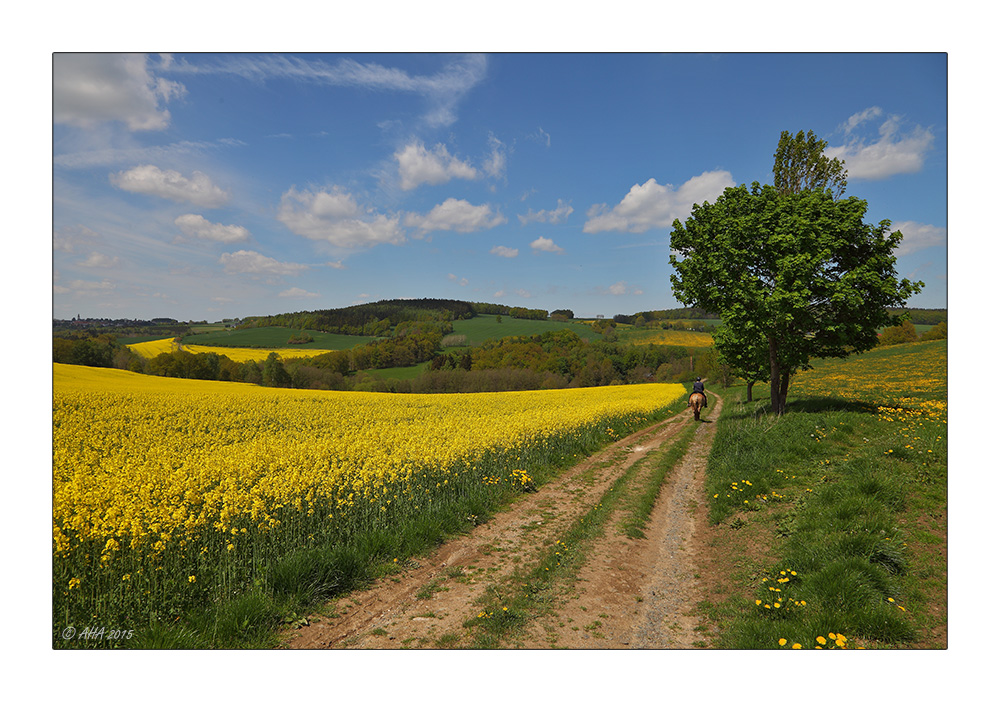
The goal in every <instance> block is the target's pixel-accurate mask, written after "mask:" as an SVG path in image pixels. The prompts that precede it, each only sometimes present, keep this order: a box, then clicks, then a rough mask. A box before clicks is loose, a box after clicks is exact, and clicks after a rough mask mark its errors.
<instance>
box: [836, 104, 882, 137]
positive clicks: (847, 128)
mask: <svg viewBox="0 0 1000 702" xmlns="http://www.w3.org/2000/svg"><path fill="white" fill-rule="evenodd" d="M881 116H882V108H881V107H877V106H875V107H868V108H866V109H864V110H862V111H861V112H855V113H854V114H853V115H851V116H850V117H848V118H847V121H846V122H844V123H843V124H842V125H840V127H839V128H840V129H841V130H843V132H844V133H845V134H850V133H851V132H852V131H853V130H854V128H855V127H857V126H858V125H859V124H862V123H864V122H867V121H868V120H870V119H874V118H875V117H881Z"/></svg>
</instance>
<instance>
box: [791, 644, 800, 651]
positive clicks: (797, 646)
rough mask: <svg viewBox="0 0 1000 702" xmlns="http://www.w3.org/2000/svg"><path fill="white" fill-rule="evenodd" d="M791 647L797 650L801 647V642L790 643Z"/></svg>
mask: <svg viewBox="0 0 1000 702" xmlns="http://www.w3.org/2000/svg"><path fill="white" fill-rule="evenodd" d="M792 648H794V649H795V650H799V649H800V648H802V644H800V643H796V644H792Z"/></svg>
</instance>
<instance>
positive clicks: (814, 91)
mask: <svg viewBox="0 0 1000 702" xmlns="http://www.w3.org/2000/svg"><path fill="white" fill-rule="evenodd" d="M52 81H53V90H52V105H53V110H52V116H53V126H52V157H53V168H52V185H53V206H52V217H53V253H52V255H53V295H52V299H53V316H54V317H57V318H69V317H72V316H75V315H77V314H80V315H82V316H84V317H130V318H131V317H137V318H151V317H174V318H177V319H181V320H189V319H191V320H200V319H207V320H209V321H213V320H218V319H222V318H224V317H242V316H248V315H254V314H271V313H278V312H286V311H297V310H306V309H323V308H331V307H343V306H348V305H353V304H358V303H361V302H365V301H374V300H379V299H387V298H400V297H442V298H452V299H464V300H473V301H482V302H499V303H502V304H507V305H512V306H525V307H530V308H542V309H546V310H549V311H551V310H554V309H558V308H569V309H572V310H573V311H574V312H575V313H576V315H577V316H581V317H584V316H594V315H599V314H602V315H606V316H611V315H614V314H618V313H632V312H637V311H641V310H650V309H667V308H672V307H678V306H680V305H679V304H678V303H677V302H676V300H675V299H674V298H673V296H672V294H671V289H670V282H669V275H670V273H671V269H670V266H669V262H668V257H669V245H668V242H669V233H670V229H671V223H672V221H673V220H674V219H675V218H681V219H684V218H685V217H686V216H687V215H688V214H689V213H690V208H691V204H692V203H693V202H703V201H705V200H709V201H712V200H714V199H715V198H716V197H718V196H719V195H720V194H721V192H722V190H723V189H724V188H725V187H727V186H731V185H739V184H741V183H750V182H752V181H755V180H756V181H760V182H770V180H771V167H772V164H773V154H774V149H775V146H776V144H777V141H778V137H779V135H780V133H781V131H782V130H790V131H798V130H810V129H811V130H813V131H814V132H816V133H817V135H819V136H820V137H821V138H823V139H825V140H826V141H827V142H828V143H829V146H828V151H829V153H831V154H832V155H835V156H838V157H840V158H843V159H844V160H845V161H846V163H847V169H848V173H849V182H848V189H847V193H848V194H849V195H856V196H858V197H861V198H864V199H866V200H867V201H868V204H869V210H868V218H867V219H868V221H869V222H870V223H877V222H879V221H880V220H883V219H889V220H891V221H892V222H893V227H894V228H897V229H900V230H901V231H902V232H903V235H904V238H903V243H902V245H901V247H900V249H899V250H898V251H897V255H898V261H897V272H898V273H899V274H900V276H903V277H907V278H910V279H919V280H922V281H924V282H925V283H926V288H925V289H924V291H923V292H922V293H920V294H919V295H918V296H916V297H914V298H913V299H912V300H911V306H915V307H944V306H946V305H947V297H946V292H947V280H946V275H947V227H948V220H947V214H948V212H947V160H948V158H947V157H948V122H947V120H948V112H947V58H946V55H945V54H943V53H923V54H900V53H880V54H865V53H839V54H838V53H826V54H793V53H775V54H769V53H752V54H740V53H722V54H688V53H676V54H672V53H666V54H655V53H636V54H608V53H600V54H588V53H565V54H559V53H557V54H530V53H500V54H472V55H468V54H457V53H447V54H409V53H391V54H249V53H238V54H208V53H199V54H172V55H160V54H150V55H127V54H84V55H74V54H59V53H57V54H55V55H54V57H53V71H52Z"/></svg>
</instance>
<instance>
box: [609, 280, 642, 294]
mask: <svg viewBox="0 0 1000 702" xmlns="http://www.w3.org/2000/svg"><path fill="white" fill-rule="evenodd" d="M602 292H603V293H604V294H606V295H642V290H640V289H639V288H635V287H631V286H629V285H628V284H627V283H626V282H625V281H624V280H619V281H618V282H617V283H614V284H613V285H610V286H609V287H607V288H605V289H603V290H602Z"/></svg>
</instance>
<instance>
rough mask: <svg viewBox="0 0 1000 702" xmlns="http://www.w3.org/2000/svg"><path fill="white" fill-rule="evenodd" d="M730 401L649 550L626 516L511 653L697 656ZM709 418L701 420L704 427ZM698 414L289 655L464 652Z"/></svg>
mask: <svg viewBox="0 0 1000 702" xmlns="http://www.w3.org/2000/svg"><path fill="white" fill-rule="evenodd" d="M721 408H722V401H721V399H720V398H719V397H718V396H714V395H713V403H712V407H711V408H710V410H709V415H708V418H707V419H703V421H702V422H700V423H699V424H698V427H697V430H696V434H695V438H694V440H693V441H692V443H691V444H690V446H689V448H688V451H687V453H686V455H685V456H684V458H683V459H682V460H681V461H680V462H679V463H678V464H677V465H676V466H675V467H674V469H673V470H672V471H671V473H670V474H669V475H668V476H667V479H666V481H665V482H664V483H663V487H662V488H661V491H660V494H659V498H658V500H657V502H656V505H655V507H654V509H653V512H652V515H651V518H650V521H649V523H648V524H647V526H646V527H645V534H646V538H645V539H632V538H628V537H626V536H624V534H622V533H621V530H620V529H618V528H616V525H617V523H618V516H617V515H615V516H613V517H612V518H611V520H610V521H609V522H608V526H607V528H606V529H605V532H604V535H603V536H602V537H601V538H598V539H597V540H596V542H595V543H593V548H592V550H591V551H590V552H589V557H588V559H587V562H586V563H585V564H584V565H583V567H582V568H581V569H580V571H579V573H578V576H577V578H576V580H575V581H574V582H572V583H568V584H565V585H563V586H562V587H561V588H560V589H559V591H558V592H556V593H555V598H554V604H553V605H552V606H551V607H550V608H548V609H547V610H546V611H545V612H544V614H542V615H541V616H538V617H536V618H534V619H533V620H531V623H530V624H529V626H528V627H526V629H525V630H524V631H522V632H520V635H519V636H517V637H516V639H515V640H512V641H510V642H509V643H510V645H511V646H517V647H521V648H553V647H554V648H572V649H577V648H601V649H608V648H644V649H649V648H656V649H661V648H694V647H697V646H698V645H699V643H700V641H699V635H698V632H697V631H696V627H697V625H698V619H697V617H696V616H695V615H694V607H695V604H696V603H697V602H698V601H699V600H700V599H702V596H701V592H700V590H699V589H698V584H697V583H698V581H697V580H696V579H695V577H694V576H695V566H694V564H695V562H696V559H697V557H698V552H699V551H700V550H701V549H702V548H703V546H702V543H703V541H704V536H703V535H700V534H699V531H700V530H699V525H704V524H706V519H705V514H706V512H707V506H706V505H705V495H704V490H703V489H702V485H703V480H704V471H705V464H706V460H707V457H708V453H709V450H710V448H711V443H712V439H713V437H714V436H715V424H714V423H713V422H712V419H713V418H715V417H717V416H719V414H720V410H721ZM704 416H705V415H703V417H704ZM693 421H694V419H693V418H692V417H691V415H690V412H686V413H684V414H682V415H679V416H676V417H673V418H671V419H668V420H666V421H664V422H661V423H659V424H657V425H654V426H652V427H649V428H647V429H644V430H642V431H640V432H637V433H635V434H632V435H630V436H628V437H626V438H624V439H622V440H620V441H618V442H616V443H614V444H612V445H611V446H609V447H607V448H606V449H604V450H603V451H601V452H600V453H598V454H595V455H594V456H591V457H589V458H588V459H586V460H584V461H583V462H581V463H579V464H577V465H576V466H574V467H572V468H570V469H569V470H567V471H566V472H565V473H563V474H562V475H561V476H560V477H559V478H557V479H556V480H554V481H552V482H550V483H549V484H547V485H545V486H544V487H542V488H541V489H540V490H539V491H538V492H536V493H532V494H527V495H525V496H523V497H522V498H519V499H518V500H517V501H516V502H515V503H514V504H513V505H512V506H511V508H510V509H508V510H507V511H505V512H501V513H500V514H498V515H496V516H495V517H494V518H493V519H491V520H490V521H489V522H488V523H486V524H482V525H480V526H478V527H476V528H475V529H474V530H473V531H472V532H470V533H469V534H467V535H465V536H462V537H460V538H458V539H456V540H454V541H451V542H449V543H447V544H445V545H443V546H442V547H440V548H439V549H438V550H437V551H436V552H434V553H433V554H432V555H431V556H429V557H427V558H424V559H421V560H420V561H419V562H416V561H415V562H411V563H408V564H406V565H407V568H405V569H404V571H403V572H402V573H399V574H397V575H394V576H390V577H387V578H383V579H382V580H381V581H379V582H377V583H375V584H374V585H373V586H372V587H370V588H368V589H366V590H364V591H361V592H356V593H352V594H351V595H349V596H347V597H344V598H341V599H339V600H337V601H334V602H331V603H329V604H328V605H327V606H326V607H324V608H323V611H324V612H325V613H326V614H325V615H314V616H311V617H310V618H309V622H310V623H309V625H308V626H304V627H302V628H300V629H298V630H294V631H289V632H287V634H286V636H285V637H284V639H285V645H286V646H287V647H288V648H292V649H337V648H348V649H378V648H381V649H397V648H432V649H433V648H444V647H447V648H461V647H463V646H471V645H473V644H472V639H471V636H472V634H471V633H470V629H469V628H468V627H466V626H463V623H464V622H466V621H467V620H469V619H472V618H475V616H476V614H477V612H479V611H480V610H481V608H482V605H481V604H480V603H479V602H478V601H477V600H479V598H480V597H482V596H483V594H484V593H486V592H487V591H488V588H490V587H491V586H494V585H502V584H503V583H504V582H505V581H506V580H507V579H509V578H510V577H511V575H513V574H514V573H516V572H518V568H524V567H525V566H530V565H531V564H532V563H533V562H534V561H537V559H538V557H539V556H540V554H541V553H542V551H543V550H544V549H546V548H547V547H548V546H549V545H551V544H552V543H553V542H554V541H555V540H556V539H559V538H561V535H562V534H564V533H566V531H567V530H568V528H569V527H570V526H571V525H572V524H573V523H574V522H575V521H576V520H578V519H579V518H580V516H581V515H583V514H585V513H586V512H587V511H588V510H591V509H592V508H593V506H594V505H595V504H597V503H598V502H599V501H600V499H601V497H602V496H603V495H604V494H605V491H606V490H607V489H608V488H609V487H610V486H611V485H612V484H613V483H614V481H615V480H616V479H617V478H618V477H619V476H621V475H622V474H623V473H625V471H626V470H628V469H629V468H630V467H631V466H633V465H634V464H636V463H637V462H640V461H641V462H642V463H641V464H640V465H639V466H638V467H637V471H638V475H640V476H641V475H643V474H645V473H646V472H647V471H649V470H651V469H652V467H653V463H654V461H652V460H645V461H644V460H643V459H645V458H647V457H649V456H651V455H655V454H656V452H657V451H658V449H666V448H668V447H669V446H670V444H671V443H672V442H673V441H675V440H676V439H677V436H678V434H679V432H680V431H681V430H682V429H683V428H684V427H685V426H687V425H688V424H689V423H691V422H693Z"/></svg>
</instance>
